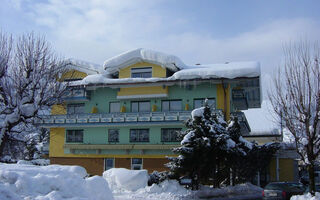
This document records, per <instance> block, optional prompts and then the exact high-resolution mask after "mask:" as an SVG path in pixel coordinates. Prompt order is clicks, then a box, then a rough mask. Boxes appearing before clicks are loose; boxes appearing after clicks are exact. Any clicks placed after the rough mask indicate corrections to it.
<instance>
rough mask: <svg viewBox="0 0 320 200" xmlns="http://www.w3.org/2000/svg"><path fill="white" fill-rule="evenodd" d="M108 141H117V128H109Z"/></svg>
mask: <svg viewBox="0 0 320 200" xmlns="http://www.w3.org/2000/svg"><path fill="white" fill-rule="evenodd" d="M108 141H109V142H119V129H109V132H108Z"/></svg>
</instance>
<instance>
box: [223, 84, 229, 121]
mask: <svg viewBox="0 0 320 200" xmlns="http://www.w3.org/2000/svg"><path fill="white" fill-rule="evenodd" d="M221 82H222V88H223V100H224V120H225V121H227V112H228V111H227V109H228V106H227V88H228V84H227V83H224V81H223V79H222V81H221Z"/></svg>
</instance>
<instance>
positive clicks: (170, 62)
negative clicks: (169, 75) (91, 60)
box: [103, 48, 185, 74]
mask: <svg viewBox="0 0 320 200" xmlns="http://www.w3.org/2000/svg"><path fill="white" fill-rule="evenodd" d="M143 61H144V62H149V63H153V64H157V65H160V66H162V67H165V68H168V69H171V70H172V71H177V70H179V69H182V68H184V67H185V64H184V63H183V62H182V61H181V60H180V59H179V58H178V57H176V56H173V55H169V54H165V53H161V52H158V51H154V50H149V49H143V48H138V49H134V50H131V51H127V52H124V53H122V54H120V55H117V56H115V57H112V58H110V59H108V60H106V61H105V62H104V64H103V68H104V69H105V70H106V71H107V72H108V73H111V74H112V73H115V72H117V71H119V69H121V68H124V67H127V66H129V65H132V64H135V63H137V62H143Z"/></svg>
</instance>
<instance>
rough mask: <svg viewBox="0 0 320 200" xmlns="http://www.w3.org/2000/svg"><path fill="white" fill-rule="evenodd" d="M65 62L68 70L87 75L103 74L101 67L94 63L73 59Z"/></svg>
mask: <svg viewBox="0 0 320 200" xmlns="http://www.w3.org/2000/svg"><path fill="white" fill-rule="evenodd" d="M66 62H67V63H68V65H67V68H68V69H74V70H78V71H81V72H84V73H86V74H88V75H91V74H99V73H103V68H102V66H101V65H98V64H95V63H91V62H87V61H83V60H78V59H73V58H69V59H67V60H66Z"/></svg>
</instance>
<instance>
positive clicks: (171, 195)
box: [114, 180, 194, 200]
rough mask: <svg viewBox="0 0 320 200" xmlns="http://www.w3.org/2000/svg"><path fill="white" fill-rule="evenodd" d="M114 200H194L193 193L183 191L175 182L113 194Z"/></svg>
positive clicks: (165, 182)
mask: <svg viewBox="0 0 320 200" xmlns="http://www.w3.org/2000/svg"><path fill="white" fill-rule="evenodd" d="M114 197H115V199H116V200H118V199H119V200H124V199H125V200H129V199H147V200H159V199H168V200H180V199H194V196H193V192H192V191H190V190H187V189H185V188H184V187H183V186H181V185H180V184H179V183H178V182H177V181H175V180H165V181H163V182H162V183H160V184H159V185H157V184H153V185H151V186H150V187H148V186H147V187H145V188H141V189H139V190H137V191H135V192H129V191H124V192H121V193H118V194H114Z"/></svg>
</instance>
